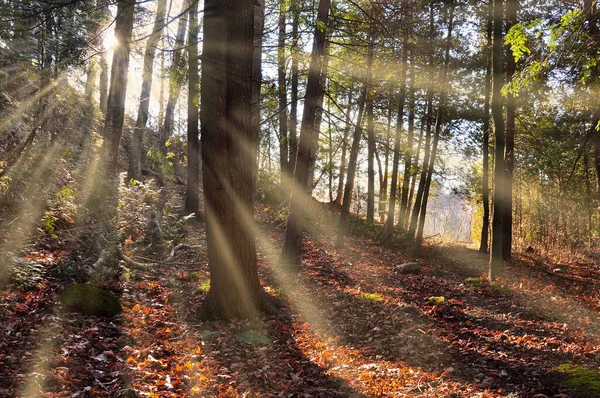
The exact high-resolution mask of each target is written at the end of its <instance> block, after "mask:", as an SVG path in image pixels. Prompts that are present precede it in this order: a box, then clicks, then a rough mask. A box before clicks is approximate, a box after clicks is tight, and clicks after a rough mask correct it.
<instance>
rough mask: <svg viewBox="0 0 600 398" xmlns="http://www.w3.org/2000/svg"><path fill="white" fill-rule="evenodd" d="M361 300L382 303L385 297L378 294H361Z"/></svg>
mask: <svg viewBox="0 0 600 398" xmlns="http://www.w3.org/2000/svg"><path fill="white" fill-rule="evenodd" d="M360 298H362V299H363V300H367V301H382V300H383V297H381V295H380V294H377V293H361V294H360Z"/></svg>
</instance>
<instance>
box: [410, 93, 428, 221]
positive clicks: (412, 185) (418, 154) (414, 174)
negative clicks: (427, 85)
mask: <svg viewBox="0 0 600 398" xmlns="http://www.w3.org/2000/svg"><path fill="white" fill-rule="evenodd" d="M426 101H427V100H426ZM428 106H429V104H428V103H427V102H426V103H425V107H424V109H427V107H428ZM419 130H420V131H419V140H418V141H417V150H416V151H415V157H414V160H413V162H412V163H413V165H414V166H415V167H413V168H414V171H411V174H410V179H411V181H410V191H409V193H408V204H407V206H406V215H405V217H404V229H405V230H408V227H409V222H410V215H411V208H412V206H413V199H414V197H415V185H416V183H417V175H419V168H418V165H419V158H420V157H421V147H422V146H423V135H424V132H425V116H423V117H422V118H421V126H420V128H419Z"/></svg>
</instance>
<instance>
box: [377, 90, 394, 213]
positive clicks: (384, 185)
mask: <svg viewBox="0 0 600 398" xmlns="http://www.w3.org/2000/svg"><path fill="white" fill-rule="evenodd" d="M393 106H394V104H393V102H392V101H390V103H389V107H388V115H387V128H386V133H385V165H384V168H383V171H382V170H381V164H380V165H379V206H377V210H378V211H379V222H380V223H382V224H383V223H385V213H386V209H385V205H386V204H387V203H386V202H387V196H388V194H387V192H388V174H389V168H390V134H391V132H392V112H393V109H392V108H393Z"/></svg>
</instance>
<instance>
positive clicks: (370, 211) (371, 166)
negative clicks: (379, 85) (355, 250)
mask: <svg viewBox="0 0 600 398" xmlns="http://www.w3.org/2000/svg"><path fill="white" fill-rule="evenodd" d="M367 56H368V57H370V58H371V59H372V58H373V51H372V50H371V51H368V53H367ZM367 62H369V63H372V61H369V60H367ZM367 81H369V82H370V81H371V76H370V75H369V76H367ZM371 86H372V85H371V84H369V88H368V91H367V103H366V107H367V222H368V223H370V224H372V223H373V222H374V221H375V151H376V148H375V125H374V123H373V100H374V98H373V97H374V95H375V93H374V90H373V87H371Z"/></svg>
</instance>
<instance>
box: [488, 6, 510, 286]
mask: <svg viewBox="0 0 600 398" xmlns="http://www.w3.org/2000/svg"><path fill="white" fill-rule="evenodd" d="M503 8H504V1H503V0H494V18H493V19H494V29H493V43H492V76H493V81H492V118H493V119H494V136H495V139H496V142H495V146H494V162H495V164H494V202H493V206H494V210H493V219H492V249H491V255H490V272H489V278H490V280H491V281H494V280H496V279H497V278H499V277H501V276H502V264H503V255H502V248H503V243H502V242H503V236H504V235H503V234H504V232H503V231H504V227H503V222H504V216H503V213H504V212H505V211H506V165H505V162H504V148H505V142H506V138H505V134H504V115H503V105H502V102H503V101H502V86H503V85H504V76H505V74H504V55H503V51H504V42H503V38H504V35H503V31H502V28H503V23H502V22H503V18H502V16H503Z"/></svg>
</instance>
